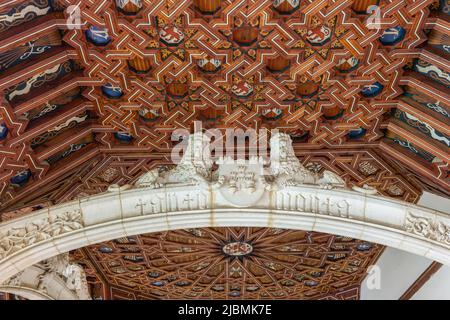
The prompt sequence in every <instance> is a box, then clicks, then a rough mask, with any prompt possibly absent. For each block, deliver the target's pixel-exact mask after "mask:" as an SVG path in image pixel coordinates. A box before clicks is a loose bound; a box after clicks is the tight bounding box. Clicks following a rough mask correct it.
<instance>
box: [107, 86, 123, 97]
mask: <svg viewBox="0 0 450 320" xmlns="http://www.w3.org/2000/svg"><path fill="white" fill-rule="evenodd" d="M102 92H103V94H104V95H105V96H107V97H108V98H110V99H119V98H120V97H121V96H123V91H122V89H121V88H120V87H117V86H114V85H112V84H111V83H107V84H105V85H103V86H102Z"/></svg>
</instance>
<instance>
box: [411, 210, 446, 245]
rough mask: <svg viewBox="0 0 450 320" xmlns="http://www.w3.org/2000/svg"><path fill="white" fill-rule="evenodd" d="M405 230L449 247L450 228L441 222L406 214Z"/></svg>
mask: <svg viewBox="0 0 450 320" xmlns="http://www.w3.org/2000/svg"><path fill="white" fill-rule="evenodd" d="M405 229H406V231H407V232H410V233H413V234H416V235H419V236H422V237H425V238H428V239H431V240H434V241H438V242H441V243H443V244H446V245H450V226H448V225H446V224H444V223H443V222H441V221H437V220H433V219H432V218H427V217H422V216H416V215H414V214H412V213H411V212H408V215H407V216H406V225H405Z"/></svg>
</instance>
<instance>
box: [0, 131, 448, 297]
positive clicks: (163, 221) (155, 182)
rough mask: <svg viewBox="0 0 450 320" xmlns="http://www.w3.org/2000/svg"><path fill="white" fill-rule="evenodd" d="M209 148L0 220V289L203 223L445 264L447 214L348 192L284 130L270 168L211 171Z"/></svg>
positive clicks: (199, 144)
mask: <svg viewBox="0 0 450 320" xmlns="http://www.w3.org/2000/svg"><path fill="white" fill-rule="evenodd" d="M208 143H209V139H208V138H207V137H206V136H205V135H204V134H202V133H195V134H193V135H191V136H190V137H189V140H188V144H187V147H186V150H185V152H184V155H183V158H182V159H181V161H180V163H179V164H178V166H177V167H176V168H174V169H172V170H159V169H154V170H151V171H149V172H147V173H145V174H144V175H143V176H141V177H140V178H139V179H138V181H137V182H136V184H135V185H125V186H117V185H112V186H110V188H109V190H108V192H105V193H102V194H98V195H95V196H91V197H87V198H82V199H79V200H76V201H72V202H68V203H64V204H61V205H56V206H52V207H49V208H45V209H42V210H39V211H36V212H34V213H33V214H30V215H27V216H23V217H20V218H17V219H14V220H10V221H7V222H4V223H2V224H0V283H3V282H4V281H7V280H8V279H9V278H10V277H12V276H14V275H15V274H17V273H19V272H21V271H23V270H25V269H26V268H28V267H30V266H32V265H34V264H36V263H38V262H39V261H41V260H43V259H49V258H51V257H53V256H56V255H59V254H61V253H65V252H68V251H70V250H74V249H77V248H81V247H85V246H88V245H91V244H94V243H99V242H103V241H108V240H112V239H116V238H120V237H126V236H132V235H136V234H142V233H151V232H159V231H164V230H174V229H185V228H202V227H230V226H243V227H246V226H249V227H250V226H251V227H269V228H270V227H275V228H284V229H301V230H310V231H317V232H325V233H331V234H338V235H342V236H348V237H352V238H357V239H362V240H366V241H371V242H375V243H380V244H383V245H387V246H391V247H394V248H399V249H402V250H405V251H409V252H412V253H415V254H418V255H422V256H425V257H428V258H430V259H432V260H436V261H438V262H441V263H443V264H447V265H450V216H449V215H447V214H445V213H442V212H438V211H434V210H430V209H427V208H423V207H419V206H416V205H413V204H410V203H405V202H401V201H396V200H392V199H390V198H385V197H380V196H377V195H376V190H374V189H371V188H368V187H363V188H358V187H356V188H354V190H352V189H350V188H349V187H348V186H346V185H345V182H344V181H343V180H342V179H341V178H340V177H339V176H337V175H336V174H334V173H332V172H329V171H326V172H324V173H322V174H318V173H317V172H312V171H309V170H308V169H306V168H305V167H304V166H303V165H302V164H301V163H300V162H299V160H298V159H297V158H296V157H295V155H294V151H293V148H292V141H291V139H290V137H289V136H288V135H286V134H282V133H277V134H274V135H273V136H272V138H271V140H270V146H271V154H270V161H269V163H266V162H265V161H263V160H264V159H261V158H257V157H253V158H251V159H249V160H247V161H245V160H233V159H231V158H223V159H219V160H217V161H216V162H217V163H218V164H219V168H218V170H213V160H212V159H211V156H210V153H209V152H208V147H209V146H208ZM205 148H206V149H205ZM205 150H207V151H206V152H205ZM0 290H1V287H0Z"/></svg>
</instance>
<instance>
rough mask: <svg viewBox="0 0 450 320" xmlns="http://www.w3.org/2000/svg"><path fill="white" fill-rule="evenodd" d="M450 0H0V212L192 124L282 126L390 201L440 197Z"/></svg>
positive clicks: (310, 155) (77, 186) (66, 191)
mask: <svg viewBox="0 0 450 320" xmlns="http://www.w3.org/2000/svg"><path fill="white" fill-rule="evenodd" d="M75 4H79V7H78V8H75V9H74V7H71V8H70V9H68V7H69V6H71V5H75ZM374 4H378V5H379V7H380V14H381V20H380V21H381V27H380V29H379V30H378V29H368V28H367V27H366V25H365V22H364V21H365V20H366V19H367V14H365V13H364V10H365V9H364V8H367V7H368V6H370V5H374ZM448 6H449V4H448V2H446V1H441V2H439V1H432V0H417V1H413V0H402V1H385V0H381V1H365V0H364V1H361V0H354V1H353V0H347V1H308V0H306V1H291V0H285V1H269V0H243V1H220V0H216V1H209V0H195V1H170V0H167V1H162V0H142V1H139V0H133V1H103V0H89V1H75V0H73V1H71V0H53V1H51V0H39V1H38V0H35V1H30V0H29V1H0V87H1V88H0V89H1V91H0V94H1V107H0V124H1V128H0V129H1V135H0V157H1V162H0V166H1V171H0V201H1V207H2V208H3V212H10V211H11V210H16V209H18V208H21V207H27V206H28V207H29V206H43V205H47V204H49V203H57V202H60V201H64V200H68V199H71V198H74V197H76V196H79V195H80V194H81V195H83V194H90V193H96V192H99V191H103V190H104V189H105V187H106V185H108V184H110V183H116V182H119V183H125V182H133V181H134V180H135V179H136V177H137V176H138V175H139V174H141V173H142V172H143V171H145V170H147V169H149V168H151V167H153V166H155V165H158V164H167V163H170V159H169V153H170V150H171V147H172V146H173V144H174V142H173V141H171V134H172V132H173V131H174V130H175V129H177V128H186V129H190V130H192V128H193V123H194V121H202V123H203V127H205V128H219V129H225V128H243V129H246V128H249V127H250V128H255V129H260V128H267V129H272V128H278V129H280V130H283V131H286V132H289V133H290V134H291V136H292V137H293V139H294V141H295V150H296V152H297V154H298V156H299V157H300V158H301V159H302V161H303V163H304V164H309V165H320V167H319V169H320V168H328V169H331V170H333V171H335V172H337V173H339V174H341V175H342V176H343V177H344V179H346V180H347V182H349V183H350V184H358V185H362V184H368V185H371V186H374V187H376V188H377V189H378V190H379V191H380V192H381V193H382V194H384V195H387V196H394V197H401V198H403V199H405V200H407V201H416V200H417V199H418V196H419V195H420V193H421V190H423V189H430V190H433V191H434V192H440V193H441V194H446V195H448V194H449V191H450V184H449V180H448V162H449V156H448V154H449V152H448V151H449V132H450V128H449V109H448V101H449V100H450V99H449V96H450V92H449V85H450V80H449V79H450V77H449V73H448V72H449V71H450V66H449V63H448V56H449V52H448V50H449V49H448V44H449V43H448V37H449V35H448V27H449V22H448V21H449V18H448V15H447V14H446V13H448ZM70 10H74V11H70ZM78 11H79V13H80V15H81V19H80V21H78V20H77V19H76V14H77V12H78ZM69 13H71V14H69ZM68 22H69V25H68V24H67V23H68ZM78 22H81V26H76V25H75V24H76V23H78ZM23 210H31V209H23ZM15 214H16V213H11V212H10V215H13V216H14V215H15Z"/></svg>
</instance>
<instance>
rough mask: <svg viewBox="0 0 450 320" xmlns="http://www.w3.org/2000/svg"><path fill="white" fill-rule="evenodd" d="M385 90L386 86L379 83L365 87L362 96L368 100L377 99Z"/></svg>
mask: <svg viewBox="0 0 450 320" xmlns="http://www.w3.org/2000/svg"><path fill="white" fill-rule="evenodd" d="M383 88H384V86H383V85H382V84H381V83H379V82H378V81H377V82H375V83H374V84H369V85H366V86H364V87H363V88H362V90H361V94H362V95H363V96H364V97H366V98H371V97H375V96H376V95H378V94H379V93H380V92H381V91H383Z"/></svg>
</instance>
